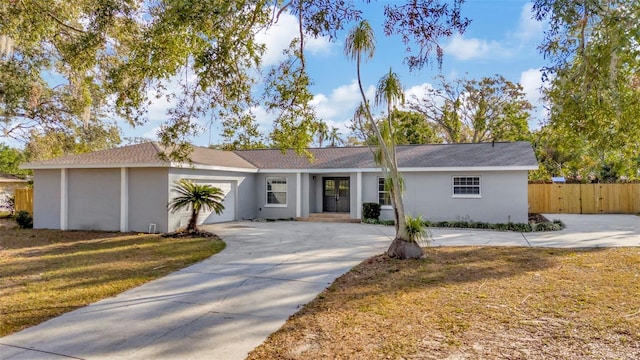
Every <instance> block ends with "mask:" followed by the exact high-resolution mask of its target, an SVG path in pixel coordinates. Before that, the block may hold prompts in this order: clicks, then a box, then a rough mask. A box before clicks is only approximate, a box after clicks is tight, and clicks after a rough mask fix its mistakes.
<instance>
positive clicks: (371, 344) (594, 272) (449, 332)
mask: <svg viewBox="0 0 640 360" xmlns="http://www.w3.org/2000/svg"><path fill="white" fill-rule="evenodd" d="M639 295H640V249H638V248H616V249H593V250H575V249H571V250H561V249H535V248H503V247H501V248H491V247H478V248H473V247H455V248H432V249H429V250H428V258H427V259H424V260H404V261H401V260H392V259H389V258H388V257H386V256H377V257H374V258H371V259H369V260H367V261H365V262H363V263H362V264H360V265H359V266H357V267H356V268H354V269H353V270H352V271H351V272H349V273H347V274H345V275H344V276H342V277H340V278H339V279H338V280H336V282H335V283H334V284H333V285H331V286H330V287H329V288H328V289H327V290H326V291H325V292H323V293H322V294H321V295H319V296H318V297H317V298H316V299H315V300H314V301H312V302H311V303H309V304H308V305H307V306H306V307H305V308H304V309H303V310H301V311H300V312H299V313H297V314H296V315H294V316H292V317H291V318H290V319H289V320H288V321H287V323H286V324H285V325H284V326H283V327H282V328H281V329H280V330H279V331H278V332H277V333H275V334H273V335H272V336H270V337H269V338H268V339H267V340H266V341H265V343H264V344H263V345H261V346H260V347H258V348H257V349H255V350H254V351H253V352H252V353H251V354H250V356H249V358H250V359H638V358H640V298H639Z"/></svg>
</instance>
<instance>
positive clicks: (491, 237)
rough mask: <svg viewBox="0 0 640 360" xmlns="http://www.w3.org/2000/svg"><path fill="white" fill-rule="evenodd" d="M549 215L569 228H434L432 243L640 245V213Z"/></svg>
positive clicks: (559, 245) (562, 245)
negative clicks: (552, 229) (637, 214)
mask: <svg viewBox="0 0 640 360" xmlns="http://www.w3.org/2000/svg"><path fill="white" fill-rule="evenodd" d="M545 217H546V218H547V219H549V220H553V219H559V220H561V221H562V222H563V223H564V224H565V225H566V228H565V229H564V230H561V231H545V232H534V233H516V232H499V231H484V230H473V229H471V230H461V229H432V230H431V233H432V235H433V238H434V241H433V244H432V245H434V246H467V245H478V246H480V245H492V246H536V247H564V248H580V247H615V246H640V216H635V215H572V214H545Z"/></svg>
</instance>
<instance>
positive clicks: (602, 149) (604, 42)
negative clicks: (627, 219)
mask: <svg viewBox="0 0 640 360" xmlns="http://www.w3.org/2000/svg"><path fill="white" fill-rule="evenodd" d="M533 8H534V11H535V16H536V18H537V19H538V20H544V21H548V22H549V24H550V26H549V30H548V31H546V33H545V38H544V40H543V42H542V44H541V45H540V51H541V52H542V53H543V54H544V55H545V57H546V58H548V59H549V60H550V62H551V64H550V65H549V66H548V67H546V68H545V73H544V76H545V77H544V78H545V80H546V81H547V82H548V84H549V86H548V89H547V91H546V93H545V97H546V101H547V102H548V103H549V121H548V123H547V124H546V126H547V128H548V131H549V134H550V136H555V137H562V138H563V139H564V140H563V146H565V147H571V148H572V149H574V150H573V151H572V152H573V153H574V154H575V156H576V158H575V159H574V161H571V162H569V163H570V164H572V167H574V168H575V171H576V172H577V175H580V176H582V177H583V178H586V177H587V176H591V177H600V178H602V177H607V178H610V177H611V176H612V174H613V173H615V174H616V175H617V176H622V175H624V176H626V177H627V178H637V177H638V172H637V169H638V159H639V158H640V144H639V143H638V141H637V139H638V138H639V137H640V78H639V77H638V75H637V74H638V73H639V72H640V48H638V43H640V33H639V32H638V31H635V29H636V28H637V23H638V20H639V19H640V3H638V2H637V1H636V2H633V1H622V0H588V1H573V2H568V1H550V0H537V1H535V3H534V7H533ZM576 163H577V164H576Z"/></svg>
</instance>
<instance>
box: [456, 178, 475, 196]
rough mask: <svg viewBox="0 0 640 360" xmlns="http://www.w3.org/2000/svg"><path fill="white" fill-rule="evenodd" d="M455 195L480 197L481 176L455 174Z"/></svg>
mask: <svg viewBox="0 0 640 360" xmlns="http://www.w3.org/2000/svg"><path fill="white" fill-rule="evenodd" d="M453 196H458V197H479V196H480V176H454V177H453Z"/></svg>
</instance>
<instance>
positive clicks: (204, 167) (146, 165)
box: [20, 163, 299, 173]
mask: <svg viewBox="0 0 640 360" xmlns="http://www.w3.org/2000/svg"><path fill="white" fill-rule="evenodd" d="M123 167H126V168H174V169H184V168H193V169H198V170H218V171H229V172H243V173H257V172H258V169H252V168H239V167H231V166H215V165H200V164H184V163H166V164H162V163H124V164H68V165H67V164H52V165H48V164H44V165H30V166H29V164H24V165H21V166H20V168H21V169H33V170H46V169H62V168H64V169H116V168H118V169H119V168H123ZM298 171H299V170H298Z"/></svg>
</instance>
